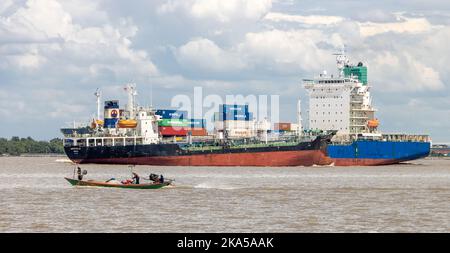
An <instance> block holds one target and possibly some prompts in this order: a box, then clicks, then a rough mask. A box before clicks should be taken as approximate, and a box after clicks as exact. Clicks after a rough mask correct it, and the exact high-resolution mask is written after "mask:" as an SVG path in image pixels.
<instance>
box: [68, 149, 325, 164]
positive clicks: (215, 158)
mask: <svg viewBox="0 0 450 253" xmlns="http://www.w3.org/2000/svg"><path fill="white" fill-rule="evenodd" d="M75 162H78V163H103V164H136V165H162V166H260V167H265V166H267V167H269V166H271V167H276V166H312V165H329V164H331V163H332V162H333V161H332V160H331V159H330V158H329V157H327V156H326V155H325V154H324V152H323V151H321V150H301V151H279V152H254V153H227V154H198V155H189V156H149V157H130V158H101V159H85V160H78V161H75Z"/></svg>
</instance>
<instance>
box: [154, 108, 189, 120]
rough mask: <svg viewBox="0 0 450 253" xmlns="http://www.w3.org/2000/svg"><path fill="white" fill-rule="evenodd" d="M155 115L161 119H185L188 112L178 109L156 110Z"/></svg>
mask: <svg viewBox="0 0 450 253" xmlns="http://www.w3.org/2000/svg"><path fill="white" fill-rule="evenodd" d="M156 115H159V116H161V117H162V118H163V119H187V117H188V116H187V115H188V112H187V111H180V110H156Z"/></svg>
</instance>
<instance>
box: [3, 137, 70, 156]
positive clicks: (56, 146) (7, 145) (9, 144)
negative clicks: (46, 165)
mask: <svg viewBox="0 0 450 253" xmlns="http://www.w3.org/2000/svg"><path fill="white" fill-rule="evenodd" d="M62 155H64V147H63V142H62V139H60V138H54V139H51V140H50V141H37V140H34V139H33V138H31V137H27V138H19V137H17V136H13V137H12V138H11V139H9V140H8V139H6V138H0V156H62Z"/></svg>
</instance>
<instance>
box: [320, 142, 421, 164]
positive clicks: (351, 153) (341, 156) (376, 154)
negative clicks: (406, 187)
mask: <svg viewBox="0 0 450 253" xmlns="http://www.w3.org/2000/svg"><path fill="white" fill-rule="evenodd" d="M327 153H328V156H329V157H330V158H331V159H332V160H333V162H334V165H335V166H377V165H389V164H396V163H400V162H405V161H411V160H416V159H420V158H424V157H427V156H428V155H429V153H430V143H429V142H406V141H405V142H400V141H355V142H353V143H352V144H349V145H330V146H328V148H327Z"/></svg>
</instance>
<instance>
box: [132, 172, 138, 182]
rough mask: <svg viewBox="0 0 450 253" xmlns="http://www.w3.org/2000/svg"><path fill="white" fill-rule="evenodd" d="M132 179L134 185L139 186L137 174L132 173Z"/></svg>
mask: <svg viewBox="0 0 450 253" xmlns="http://www.w3.org/2000/svg"><path fill="white" fill-rule="evenodd" d="M132 179H133V180H134V184H139V180H140V177H139V175H138V174H137V173H135V172H133V177H132Z"/></svg>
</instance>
